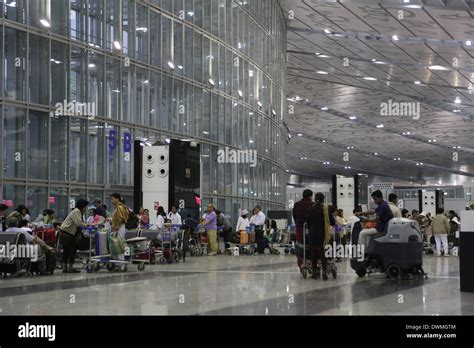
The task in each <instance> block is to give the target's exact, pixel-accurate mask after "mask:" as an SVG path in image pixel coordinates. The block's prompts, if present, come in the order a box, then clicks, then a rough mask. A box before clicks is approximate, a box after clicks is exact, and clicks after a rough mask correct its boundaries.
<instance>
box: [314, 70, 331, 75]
mask: <svg viewBox="0 0 474 348" xmlns="http://www.w3.org/2000/svg"><path fill="white" fill-rule="evenodd" d="M316 74H321V75H327V74H329V73H328V72H327V71H322V70H319V71H316Z"/></svg>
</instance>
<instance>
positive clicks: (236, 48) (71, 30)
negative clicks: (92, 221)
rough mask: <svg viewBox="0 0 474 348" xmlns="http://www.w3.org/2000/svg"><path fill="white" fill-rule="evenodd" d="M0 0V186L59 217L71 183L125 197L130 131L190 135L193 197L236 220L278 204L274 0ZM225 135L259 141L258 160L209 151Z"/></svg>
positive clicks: (80, 191)
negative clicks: (197, 180)
mask: <svg viewBox="0 0 474 348" xmlns="http://www.w3.org/2000/svg"><path fill="white" fill-rule="evenodd" d="M0 9H1V10H2V13H3V16H2V18H1V19H0V41H1V47H2V51H1V55H2V64H3V69H1V72H0V74H2V75H3V76H2V81H3V84H2V85H1V88H0V91H1V95H0V113H1V122H0V124H1V127H2V132H3V137H2V139H1V140H0V146H1V147H0V148H1V149H2V151H3V156H0V160H1V161H2V167H3V171H2V172H1V177H0V182H1V184H2V190H0V192H1V195H2V196H1V197H0V200H3V201H4V202H6V203H7V204H8V205H11V206H12V207H13V206H14V205H17V204H21V203H25V204H28V206H29V207H30V209H31V210H32V211H33V214H36V213H38V212H41V210H42V209H44V208H47V207H52V208H53V209H55V210H56V212H57V214H56V215H57V217H58V218H64V216H65V214H66V213H67V212H68V210H69V208H70V207H71V206H72V205H73V200H74V199H77V198H78V197H88V198H91V199H92V198H93V197H96V196H97V197H99V198H102V199H107V195H108V194H110V192H111V191H113V190H114V189H117V190H119V191H120V192H121V193H123V194H124V195H125V196H127V197H129V198H130V197H131V196H132V194H133V187H132V185H133V162H132V161H133V153H131V152H133V146H131V147H130V146H129V144H130V142H131V143H132V144H133V141H134V140H137V139H148V143H150V142H151V140H150V139H153V142H154V141H157V140H163V139H165V138H194V139H196V141H198V142H199V143H201V144H202V167H203V178H202V198H203V200H202V204H207V203H208V202H213V203H215V204H218V205H219V208H220V209H222V210H224V211H225V212H227V213H228V214H229V215H231V216H232V219H233V220H236V218H237V210H238V209H239V208H242V209H250V208H252V207H253V206H255V205H256V204H260V205H261V206H262V207H263V209H264V211H268V210H272V209H284V207H285V201H286V198H285V195H286V183H287V175H286V165H285V153H286V151H285V150H286V139H287V134H286V133H285V132H286V127H284V125H283V122H284V116H285V100H286V93H285V84H286V76H285V67H286V61H285V59H286V37H285V35H286V34H285V24H284V18H283V14H282V13H281V10H280V7H279V5H278V2H276V1H274V0H258V1H254V0H252V1H233V0H174V1H171V0H141V1H139V0H20V1H18V0H17V1H10V0H7V1H2V2H0ZM226 147H227V148H229V149H231V150H232V149H233V150H254V151H256V152H257V162H256V164H255V166H250V165H249V163H246V164H242V163H241V164H233V163H218V150H223V149H225V148H226ZM111 187H112V188H111ZM129 200H130V202H129V203H131V198H130V199H129ZM149 208H151V209H152V207H149Z"/></svg>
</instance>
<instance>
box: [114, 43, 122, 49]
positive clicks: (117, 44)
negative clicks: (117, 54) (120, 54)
mask: <svg viewBox="0 0 474 348" xmlns="http://www.w3.org/2000/svg"><path fill="white" fill-rule="evenodd" d="M114 47H115V49H117V50H120V49H121V48H122V45H121V44H120V42H118V41H114Z"/></svg>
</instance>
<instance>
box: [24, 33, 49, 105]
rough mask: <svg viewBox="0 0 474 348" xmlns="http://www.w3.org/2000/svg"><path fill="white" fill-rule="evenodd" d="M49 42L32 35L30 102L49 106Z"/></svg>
mask: <svg viewBox="0 0 474 348" xmlns="http://www.w3.org/2000/svg"><path fill="white" fill-rule="evenodd" d="M49 65H50V61H49V40H48V39H45V38H42V37H40V36H36V35H32V34H30V56H29V68H28V70H29V79H30V81H29V89H30V102H32V103H38V104H46V105H49V96H48V91H49V88H48V86H49V73H48V69H49Z"/></svg>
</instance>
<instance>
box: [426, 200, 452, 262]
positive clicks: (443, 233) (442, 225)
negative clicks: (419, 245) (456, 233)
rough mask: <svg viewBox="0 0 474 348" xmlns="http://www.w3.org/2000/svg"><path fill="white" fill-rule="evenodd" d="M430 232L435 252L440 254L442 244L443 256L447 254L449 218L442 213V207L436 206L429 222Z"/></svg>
mask: <svg viewBox="0 0 474 348" xmlns="http://www.w3.org/2000/svg"><path fill="white" fill-rule="evenodd" d="M431 226H432V227H431V233H432V234H433V236H434V237H435V242H436V254H437V256H441V246H443V252H444V256H449V248H448V233H449V231H450V229H451V226H450V224H449V220H448V218H447V217H446V215H444V209H443V208H438V209H437V210H436V215H435V217H434V218H433V222H432V224H431Z"/></svg>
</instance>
